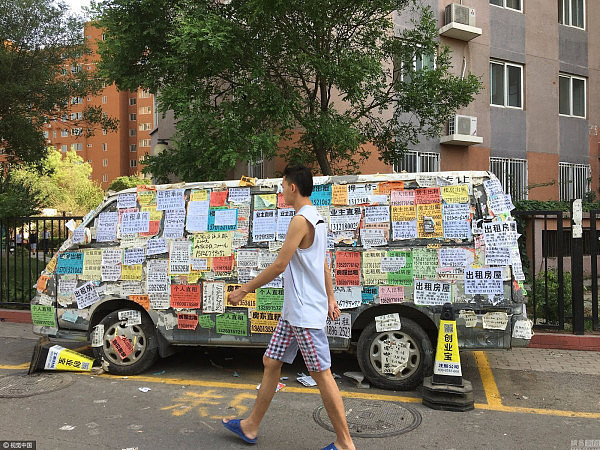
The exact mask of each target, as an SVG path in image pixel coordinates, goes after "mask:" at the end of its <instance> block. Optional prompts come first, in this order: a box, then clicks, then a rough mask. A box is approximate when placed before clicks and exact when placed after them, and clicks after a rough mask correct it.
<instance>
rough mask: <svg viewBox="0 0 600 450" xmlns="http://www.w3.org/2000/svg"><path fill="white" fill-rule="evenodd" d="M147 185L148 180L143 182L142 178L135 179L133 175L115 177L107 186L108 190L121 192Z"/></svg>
mask: <svg viewBox="0 0 600 450" xmlns="http://www.w3.org/2000/svg"><path fill="white" fill-rule="evenodd" d="M147 183H148V180H145V179H144V178H140V177H136V176H135V175H131V176H123V177H117V178H115V179H114V180H113V182H112V183H110V186H108V190H109V191H115V192H118V191H122V190H123V189H128V188H132V187H136V186H140V185H144V184H147Z"/></svg>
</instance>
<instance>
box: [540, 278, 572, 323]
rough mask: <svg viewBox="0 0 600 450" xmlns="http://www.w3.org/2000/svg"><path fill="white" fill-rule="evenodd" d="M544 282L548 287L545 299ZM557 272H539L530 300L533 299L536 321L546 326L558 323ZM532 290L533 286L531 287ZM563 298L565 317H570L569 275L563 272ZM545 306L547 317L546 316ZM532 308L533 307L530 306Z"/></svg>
mask: <svg viewBox="0 0 600 450" xmlns="http://www.w3.org/2000/svg"><path fill="white" fill-rule="evenodd" d="M546 280H547V286H548V296H547V297H546ZM558 281H559V279H558V271H557V270H556V269H549V270H548V272H547V276H546V272H540V273H538V274H537V275H536V277H535V292H533V293H532V294H533V295H532V298H535V314H536V319H538V323H539V319H542V320H543V321H544V320H545V322H546V323H548V324H557V323H558V312H559V309H558ZM531 289H532V290H533V285H531ZM563 298H564V312H565V317H567V316H571V312H572V306H571V305H572V302H571V273H570V272H567V271H563ZM546 305H547V314H548V315H547V316H546ZM530 306H531V308H533V305H530Z"/></svg>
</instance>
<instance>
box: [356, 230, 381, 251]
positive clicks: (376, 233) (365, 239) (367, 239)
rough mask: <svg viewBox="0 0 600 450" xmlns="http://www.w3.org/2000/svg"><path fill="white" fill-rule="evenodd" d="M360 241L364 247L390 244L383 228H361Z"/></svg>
mask: <svg viewBox="0 0 600 450" xmlns="http://www.w3.org/2000/svg"><path fill="white" fill-rule="evenodd" d="M360 242H361V243H362V246H363V247H364V248H371V247H380V246H382V245H387V244H388V241H387V239H386V238H385V233H384V231H383V229H381V228H361V229H360Z"/></svg>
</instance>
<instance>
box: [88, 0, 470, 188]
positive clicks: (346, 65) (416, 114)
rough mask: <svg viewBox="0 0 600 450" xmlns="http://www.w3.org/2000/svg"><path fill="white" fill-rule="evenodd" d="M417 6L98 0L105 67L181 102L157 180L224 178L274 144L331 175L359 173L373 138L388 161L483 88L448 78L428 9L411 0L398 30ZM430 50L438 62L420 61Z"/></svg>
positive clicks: (391, 0) (347, 1)
mask: <svg viewBox="0 0 600 450" xmlns="http://www.w3.org/2000/svg"><path fill="white" fill-rule="evenodd" d="M411 4H413V2H412V1H411V0H302V1H300V0H286V1H281V0H280V1H270V0H231V1H217V0H205V1H196V2H189V1H186V0H173V1H171V0H168V1H167V0H146V1H144V2H139V1H136V0H104V1H102V2H101V3H99V4H98V5H96V7H95V11H96V14H97V17H98V19H99V24H100V26H102V27H103V28H104V30H105V36H106V39H105V41H104V42H102V43H101V46H100V54H101V56H102V62H101V65H100V68H101V71H102V73H103V74H105V75H106V76H107V77H108V78H109V79H111V80H114V81H115V82H116V83H117V85H118V86H119V87H120V88H121V89H133V88H136V87H137V86H142V87H144V88H146V89H150V90H151V91H153V92H157V93H158V95H159V97H158V100H159V108H160V111H162V112H163V113H164V112H165V111H167V110H173V111H174V114H175V117H176V119H177V134H176V136H175V140H174V143H173V145H172V147H171V148H170V149H169V150H166V151H163V152H162V153H161V154H159V155H156V156H151V157H149V158H147V159H145V160H144V163H145V164H147V169H146V170H148V171H150V172H152V173H153V174H154V175H155V176H160V177H161V178H165V177H166V176H167V175H168V174H169V173H174V174H175V175H177V176H179V177H180V178H182V179H184V180H191V179H196V180H202V179H218V178H221V177H222V176H223V174H224V173H225V172H226V171H227V170H228V169H230V168H231V167H233V166H234V165H235V163H236V162H238V161H240V160H248V161H254V160H258V159H261V158H263V157H264V158H270V157H273V156H274V155H275V154H276V153H277V152H278V151H281V152H282V155H283V156H285V157H286V158H287V159H288V160H291V161H297V162H304V163H308V164H313V165H314V164H316V165H318V167H319V168H320V171H321V172H322V173H323V174H332V173H334V172H353V171H355V170H356V169H357V167H358V165H359V164H360V162H361V161H362V160H364V158H366V157H367V156H368V152H367V151H366V150H365V144H367V143H369V142H372V143H374V144H375V145H376V146H377V148H378V149H379V152H380V158H381V159H383V160H384V161H385V162H387V163H393V162H394V161H397V160H398V158H399V157H401V155H402V154H403V152H404V151H406V150H407V149H408V148H410V146H411V145H414V144H415V143H417V142H418V140H419V139H420V138H422V137H433V136H438V135H439V131H440V127H441V124H442V123H444V122H445V121H446V120H447V118H448V117H450V116H451V115H452V114H453V113H454V112H455V111H456V109H457V108H459V107H462V106H466V105H467V104H468V103H470V102H471V101H472V100H473V96H474V94H475V93H477V92H478V90H479V87H480V83H479V81H478V80H477V78H476V77H475V76H474V75H468V76H466V77H465V78H464V79H462V78H460V77H457V76H454V75H452V74H451V72H450V69H451V65H450V53H449V49H448V48H447V47H444V46H440V45H439V42H438V39H437V27H436V20H435V19H434V17H433V14H432V12H431V10H430V9H418V8H417V7H416V6H415V7H414V9H411V11H412V14H413V17H414V26H413V27H412V28H411V29H408V30H405V31H402V32H401V33H400V35H399V36H397V37H396V36H394V31H393V20H392V18H393V14H394V12H395V11H396V10H403V9H405V8H407V7H409V6H410V5H411ZM411 8H412V7H411ZM423 58H425V59H429V60H434V59H435V64H434V65H431V66H430V67H429V68H427V70H414V64H413V61H415V60H416V59H420V60H423ZM394 62H395V63H396V64H395V65H394Z"/></svg>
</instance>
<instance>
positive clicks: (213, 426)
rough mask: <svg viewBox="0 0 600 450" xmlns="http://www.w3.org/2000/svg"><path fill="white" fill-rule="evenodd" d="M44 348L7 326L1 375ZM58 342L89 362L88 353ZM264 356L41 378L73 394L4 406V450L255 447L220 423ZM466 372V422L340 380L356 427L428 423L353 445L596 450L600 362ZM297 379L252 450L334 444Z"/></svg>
mask: <svg viewBox="0 0 600 450" xmlns="http://www.w3.org/2000/svg"><path fill="white" fill-rule="evenodd" d="M36 342H37V336H35V335H33V334H32V333H31V325H30V324H18V323H7V322H2V323H0V377H5V376H15V375H16V377H14V378H16V379H19V378H23V379H26V378H27V376H26V373H27V368H28V367H29V361H30V359H31V355H32V352H33V348H34V346H35V343H36ZM56 343H59V344H61V345H64V346H66V347H69V348H74V349H78V350H79V351H81V352H82V353H84V354H90V349H89V347H87V346H85V345H84V346H82V345H81V344H80V343H73V342H70V343H67V342H65V341H62V342H56ZM261 355H262V351H260V350H248V349H202V348H194V347H191V348H186V349H183V350H182V351H180V352H179V353H177V354H176V355H173V356H172V357H169V358H167V359H165V360H160V361H158V362H157V364H156V365H155V366H153V367H152V368H151V369H150V370H148V371H147V372H146V373H144V374H142V375H138V376H130V377H120V376H111V375H106V374H102V375H91V374H89V373H66V372H44V373H43V374H41V375H40V377H42V378H44V379H45V380H47V381H50V382H52V381H55V380H59V379H60V380H62V381H65V383H67V384H68V386H66V387H64V388H62V389H58V390H48V391H44V392H42V393H41V394H38V395H33V396H29V397H22V398H1V399H0V443H1V442H2V441H3V440H18V441H25V440H34V441H36V444H37V447H36V448H38V449H87V448H97V449H127V448H129V449H134V448H137V449H138V450H141V449H170V448H181V449H188V448H190V449H191V448H202V449H204V448H206V449H221V448H223V449H230V448H231V449H240V448H247V447H248V446H247V445H246V444H244V443H242V442H241V441H240V440H239V439H237V438H236V437H235V436H234V435H233V434H231V433H229V432H228V431H226V430H225V429H224V428H223V427H222V426H221V424H220V420H221V419H222V418H223V417H230V416H239V417H243V416H244V415H246V414H247V413H248V411H249V409H250V408H251V406H252V403H253V399H254V397H255V395H256V386H257V385H258V383H259V382H260V378H261V373H262V366H261V362H260V361H261ZM461 365H462V370H463V377H464V378H465V379H466V380H469V381H470V382H471V383H472V385H473V395H474V400H475V409H474V410H472V411H468V412H449V411H438V410H432V409H429V408H427V407H425V406H423V405H422V404H421V391H420V390H415V391H409V392H393V391H384V390H379V389H375V388H370V389H358V388H357V387H356V386H355V383H354V382H353V381H352V380H351V379H349V378H346V377H343V376H342V377H341V378H339V379H338V380H337V382H338V385H339V387H340V390H341V391H342V395H343V397H344V400H345V404H346V410H347V413H348V416H349V417H351V416H352V415H353V411H352V410H353V409H354V410H355V411H354V412H356V410H358V409H360V408H365V410H367V411H368V410H369V408H373V410H374V409H377V408H379V410H382V411H389V412H390V413H391V414H395V415H397V423H398V426H399V427H401V426H402V422H403V421H405V420H406V417H408V416H410V413H411V412H413V411H414V412H416V413H417V415H418V416H420V418H421V422H420V424H418V426H416V428H414V429H413V430H412V431H408V432H406V433H403V434H398V435H395V436H387V437H369V438H364V437H357V438H356V439H355V444H356V447H357V448H359V449H360V448H364V449H396V448H398V449H399V448H403V449H404V448H409V449H412V448H415V449H416V448H427V449H430V448H431V449H438V448H439V449H471V448H472V449H480V448H486V449H487V448H489V449H496V448H497V449H513V448H514V449H529V448H531V449H542V448H544V449H545V448H557V449H578V450H579V449H586V448H587V449H595V450H600V353H598V352H590V351H587V352H583V351H572V350H571V351H565V350H548V349H531V348H524V349H513V350H509V351H504V350H502V351H500V350H497V351H485V352H483V351H461ZM332 370H333V372H334V373H336V374H339V375H342V374H343V373H344V372H346V371H358V370H359V369H358V364H357V363H356V361H355V359H354V358H353V357H351V356H349V355H343V354H340V355H336V354H334V355H333V365H332ZM298 372H304V373H307V371H306V368H305V367H304V365H303V363H302V360H301V358H299V357H298V358H296V361H295V362H294V364H292V365H289V366H288V365H285V366H284V370H283V372H282V376H287V377H288V379H287V380H283V381H282V382H283V383H284V384H286V386H285V387H284V388H283V389H282V390H281V391H280V392H278V393H277V394H276V395H275V398H274V401H273V403H272V406H271V408H270V410H269V412H268V413H267V416H266V418H265V420H264V422H263V425H262V427H261V430H260V434H259V442H258V444H257V446H256V448H264V449H316V448H321V447H324V446H325V445H327V444H328V443H329V442H331V441H332V440H334V434H333V433H331V432H330V431H328V430H326V429H325V428H323V427H321V426H320V425H318V424H317V423H316V422H315V420H314V419H313V413H314V412H315V410H316V409H317V408H318V407H319V406H320V405H321V401H320V396H319V395H318V390H317V388H314V387H304V386H302V385H301V384H300V383H298V382H297V381H296V379H295V378H296V376H297V373H298ZM0 381H1V380H0ZM69 383H70V384H69ZM140 388H149V390H146V389H142V390H140ZM143 391H146V392H143ZM403 412H404V413H407V414H404V413H403ZM364 417H365V421H368V417H367V416H364ZM394 418H395V416H394ZM9 448H10V447H9Z"/></svg>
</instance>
